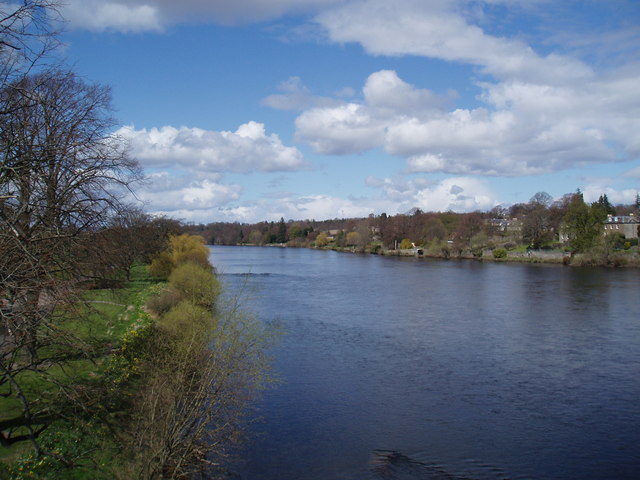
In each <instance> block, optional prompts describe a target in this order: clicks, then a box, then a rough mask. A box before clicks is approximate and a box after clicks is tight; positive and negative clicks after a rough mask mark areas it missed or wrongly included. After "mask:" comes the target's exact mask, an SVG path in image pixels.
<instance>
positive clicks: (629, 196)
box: [581, 182, 640, 205]
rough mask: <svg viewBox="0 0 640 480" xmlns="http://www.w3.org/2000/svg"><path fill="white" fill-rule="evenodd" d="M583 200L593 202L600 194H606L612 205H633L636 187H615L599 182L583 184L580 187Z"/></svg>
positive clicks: (636, 191)
mask: <svg viewBox="0 0 640 480" xmlns="http://www.w3.org/2000/svg"><path fill="white" fill-rule="evenodd" d="M581 191H582V194H583V196H584V199H585V201H587V202H595V201H596V200H598V198H600V195H603V194H604V195H606V196H607V198H608V199H609V201H610V202H611V203H612V204H614V205H633V204H635V202H636V195H637V194H638V191H640V190H639V189H637V188H625V189H621V190H620V189H616V188H614V187H612V186H605V185H602V183H600V182H596V183H593V184H588V185H585V186H584V187H583V188H582V189H581Z"/></svg>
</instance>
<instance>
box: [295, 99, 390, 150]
mask: <svg viewBox="0 0 640 480" xmlns="http://www.w3.org/2000/svg"><path fill="white" fill-rule="evenodd" d="M385 126H386V125H385V122H384V120H383V119H378V118H376V117H375V116H374V115H372V112H370V111H369V109H367V108H366V106H364V105H359V104H356V103H348V104H344V105H340V106H338V107H334V108H313V109H311V110H307V111H306V112H304V113H302V115H300V116H299V117H298V118H297V119H296V129H297V133H296V138H297V139H298V140H300V141H304V142H307V143H309V144H310V145H311V146H312V147H313V148H314V149H315V150H316V151H317V152H320V153H324V154H333V155H336V154H347V153H356V152H362V151H365V150H369V149H371V148H374V147H376V146H379V145H382V143H381V142H382V139H383V137H384V130H385Z"/></svg>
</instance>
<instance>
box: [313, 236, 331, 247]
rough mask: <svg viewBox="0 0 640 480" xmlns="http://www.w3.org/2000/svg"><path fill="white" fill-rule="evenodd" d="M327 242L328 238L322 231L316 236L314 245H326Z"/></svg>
mask: <svg viewBox="0 0 640 480" xmlns="http://www.w3.org/2000/svg"><path fill="white" fill-rule="evenodd" d="M328 244H329V238H328V237H327V234H326V233H324V232H320V234H318V236H317V237H316V247H326V246H327V245H328Z"/></svg>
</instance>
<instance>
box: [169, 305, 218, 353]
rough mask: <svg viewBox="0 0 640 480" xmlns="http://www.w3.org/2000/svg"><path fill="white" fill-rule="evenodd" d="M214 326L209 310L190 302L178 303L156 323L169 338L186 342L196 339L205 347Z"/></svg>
mask: <svg viewBox="0 0 640 480" xmlns="http://www.w3.org/2000/svg"><path fill="white" fill-rule="evenodd" d="M214 325H215V320H214V317H213V315H212V313H211V310H208V309H206V308H203V307H202V306H199V305H195V304H193V303H191V302H190V301H182V302H180V303H178V304H177V305H176V306H175V307H173V308H172V309H171V310H169V311H168V312H167V313H166V314H165V315H163V316H162V317H161V318H160V320H159V321H158V326H159V327H161V328H162V329H164V330H165V331H166V332H167V333H168V334H169V336H170V337H173V338H183V339H187V341H192V339H193V338H197V339H198V341H200V342H205V345H206V342H207V339H208V338H209V336H210V334H211V332H212V331H213V328H214Z"/></svg>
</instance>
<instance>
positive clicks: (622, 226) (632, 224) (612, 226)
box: [604, 213, 640, 238]
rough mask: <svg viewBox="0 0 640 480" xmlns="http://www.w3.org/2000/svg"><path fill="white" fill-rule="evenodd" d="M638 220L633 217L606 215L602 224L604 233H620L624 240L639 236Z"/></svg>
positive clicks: (639, 223)
mask: <svg viewBox="0 0 640 480" xmlns="http://www.w3.org/2000/svg"><path fill="white" fill-rule="evenodd" d="M638 230H640V218H638V217H636V216H635V215H633V213H631V214H629V215H608V216H607V220H606V221H605V223H604V233H605V234H608V233H622V234H623V235H624V236H625V238H638V236H640V232H639V231H638Z"/></svg>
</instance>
